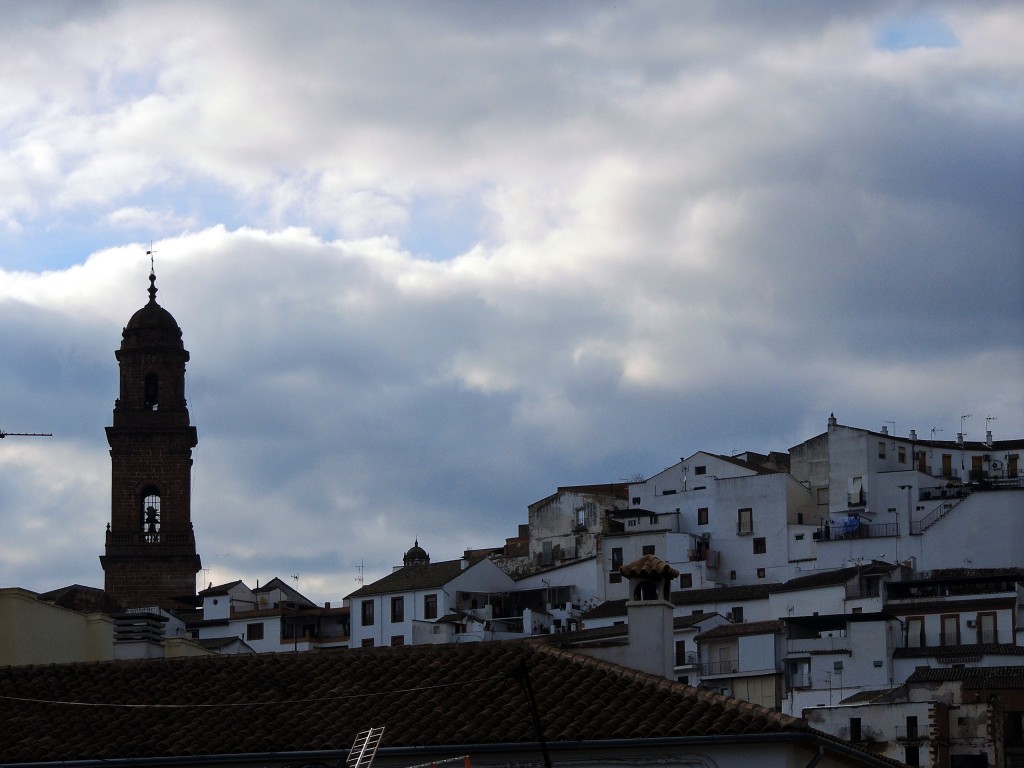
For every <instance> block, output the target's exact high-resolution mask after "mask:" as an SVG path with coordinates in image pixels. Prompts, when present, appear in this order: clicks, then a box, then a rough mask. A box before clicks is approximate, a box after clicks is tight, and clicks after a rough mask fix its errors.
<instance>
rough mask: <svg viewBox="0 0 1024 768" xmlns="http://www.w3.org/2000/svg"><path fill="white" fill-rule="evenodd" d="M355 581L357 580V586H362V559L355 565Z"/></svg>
mask: <svg viewBox="0 0 1024 768" xmlns="http://www.w3.org/2000/svg"><path fill="white" fill-rule="evenodd" d="M356 574H358V575H357V576H356V581H358V582H359V586H363V561H362V560H360V561H359V565H357V566H356Z"/></svg>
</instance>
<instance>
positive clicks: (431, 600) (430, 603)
mask: <svg viewBox="0 0 1024 768" xmlns="http://www.w3.org/2000/svg"><path fill="white" fill-rule="evenodd" d="M423 618H424V619H436V618H437V595H424V596H423Z"/></svg>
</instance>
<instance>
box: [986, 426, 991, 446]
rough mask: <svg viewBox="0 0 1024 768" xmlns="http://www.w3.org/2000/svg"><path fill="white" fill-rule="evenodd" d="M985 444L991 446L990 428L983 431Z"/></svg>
mask: <svg viewBox="0 0 1024 768" xmlns="http://www.w3.org/2000/svg"><path fill="white" fill-rule="evenodd" d="M985 445H987V446H988V447H989V448H991V447H992V430H991V429H988V430H986V431H985Z"/></svg>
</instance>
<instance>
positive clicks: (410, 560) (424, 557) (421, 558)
mask: <svg viewBox="0 0 1024 768" xmlns="http://www.w3.org/2000/svg"><path fill="white" fill-rule="evenodd" d="M428 563H430V555H428V554H427V551H426V550H425V549H423V547H421V546H420V540H419V539H416V543H415V544H413V545H412V546H411V547H410V548H409V551H408V552H406V553H405V557H403V558H402V564H403V565H427V564H428Z"/></svg>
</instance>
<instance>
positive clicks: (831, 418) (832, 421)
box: [828, 413, 839, 429]
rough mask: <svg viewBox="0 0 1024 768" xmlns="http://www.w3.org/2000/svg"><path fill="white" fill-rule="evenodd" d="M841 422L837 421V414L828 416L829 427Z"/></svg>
mask: <svg viewBox="0 0 1024 768" xmlns="http://www.w3.org/2000/svg"><path fill="white" fill-rule="evenodd" d="M838 423H839V422H837V421H836V415H835V414H834V413H833V414H831V415H830V416H829V417H828V428H829V429H832V428H833V427H834V426H836V424H838Z"/></svg>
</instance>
